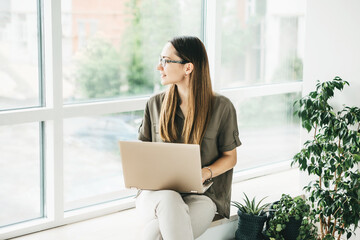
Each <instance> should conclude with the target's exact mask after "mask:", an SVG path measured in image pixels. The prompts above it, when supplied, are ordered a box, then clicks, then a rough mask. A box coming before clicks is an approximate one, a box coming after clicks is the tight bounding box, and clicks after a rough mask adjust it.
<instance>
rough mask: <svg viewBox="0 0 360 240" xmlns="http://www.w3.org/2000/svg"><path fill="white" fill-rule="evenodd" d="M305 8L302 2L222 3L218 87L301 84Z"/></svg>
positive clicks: (237, 0) (246, 0)
mask: <svg viewBox="0 0 360 240" xmlns="http://www.w3.org/2000/svg"><path fill="white" fill-rule="evenodd" d="M305 4H306V1H303V0H290V1H267V0H229V1H224V3H223V9H222V14H223V15H222V16H223V17H222V25H223V28H222V46H221V51H222V53H221V56H222V59H221V87H222V88H230V87H241V86H249V85H256V84H270V83H280V82H294V81H301V80H302V78H303V77H302V73H303V56H304V41H305V34H304V33H305ZM225 26H226V27H225Z"/></svg>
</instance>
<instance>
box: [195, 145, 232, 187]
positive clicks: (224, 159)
mask: <svg viewBox="0 0 360 240" xmlns="http://www.w3.org/2000/svg"><path fill="white" fill-rule="evenodd" d="M236 159H237V157H236V148H234V149H233V150H231V151H227V152H223V154H222V156H221V157H220V158H219V159H218V160H216V161H215V162H214V163H213V164H211V165H209V166H207V167H209V168H210V169H211V171H212V177H213V178H214V177H216V176H219V175H221V174H223V173H224V172H227V171H229V170H230V169H232V168H233V167H235V165H236V161H237V160H236ZM201 171H202V181H203V182H205V181H206V180H207V179H209V178H210V177H211V172H210V170H209V169H208V168H206V167H204V168H203V169H202V170H201Z"/></svg>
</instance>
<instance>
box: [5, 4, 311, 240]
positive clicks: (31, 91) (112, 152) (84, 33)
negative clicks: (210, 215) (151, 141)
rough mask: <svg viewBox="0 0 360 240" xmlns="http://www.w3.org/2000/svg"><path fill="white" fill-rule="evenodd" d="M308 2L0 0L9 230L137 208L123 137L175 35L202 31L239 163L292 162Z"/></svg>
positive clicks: (128, 136)
mask: <svg viewBox="0 0 360 240" xmlns="http://www.w3.org/2000/svg"><path fill="white" fill-rule="evenodd" d="M295 2H296V4H295V5H293V4H292V3H295ZM190 5H191V7H190V8H189V7H188V6H190ZM303 5H304V3H303V1H300V0H292V1H289V2H287V1H266V0H229V1H220V0H217V1H208V0H195V1H194V0H174V1H159V0H147V1H140V0H120V1H113V0H102V1H85V0H53V1H45V0H31V1H29V0H2V1H1V3H0V63H1V64H0V66H1V67H0V81H1V86H2V88H1V89H0V143H1V144H0V146H1V151H0V165H1V166H2V167H1V168H0V195H1V197H0V206H4V207H5V208H2V210H1V211H0V238H6V239H7V238H12V237H15V236H19V235H21V234H26V233H30V232H34V231H39V230H42V229H46V228H50V227H54V226H58V225H60V224H69V223H72V222H74V221H79V220H85V219H88V218H91V217H94V216H99V215H103V214H104V213H111V212H114V211H119V210H122V209H126V208H129V207H131V206H133V200H132V199H131V198H130V197H131V196H133V194H134V191H130V190H128V189H125V188H124V183H123V178H122V169H121V158H120V155H119V148H118V146H117V141H118V140H121V139H122V140H133V139H136V138H137V129H138V126H139V124H140V122H141V120H142V115H143V109H144V107H145V103H146V101H147V99H148V98H149V96H150V95H152V94H153V93H155V92H158V91H160V90H162V89H163V87H162V86H161V85H160V81H159V73H158V72H157V71H156V65H157V64H158V56H159V54H160V52H161V50H162V47H163V45H164V44H165V42H166V41H167V40H169V39H171V38H172V37H173V36H175V35H195V36H198V37H200V38H201V39H202V40H204V42H205V43H206V46H207V50H208V54H209V60H210V62H211V64H210V67H211V70H212V72H215V75H214V76H212V79H213V84H214V90H215V91H216V92H220V93H222V94H224V95H225V96H227V97H229V98H230V99H231V100H232V101H233V103H234V106H235V107H236V109H237V113H238V122H239V129H240V135H241V140H242V142H243V146H242V147H241V148H239V149H238V156H239V161H238V163H239V164H238V166H236V169H235V170H236V171H247V170H248V169H251V168H258V167H261V166H264V165H269V164H270V165H271V164H273V163H276V162H278V161H286V160H289V159H290V158H291V157H292V155H293V153H294V152H296V151H297V147H298V145H299V144H298V143H299V129H300V127H299V123H298V119H296V118H294V117H293V116H292V114H291V112H292V109H291V107H292V102H293V101H294V100H295V99H296V98H298V97H299V96H300V95H299V93H300V91H301V87H302V83H301V81H302V59H303V42H304V6H303ZM294 6H296V7H294ZM174 12H176V14H174ZM214 22H215V25H214V24H210V23H214ZM219 26H221V27H219ZM218 56H220V57H218ZM213 63H214V64H213ZM214 69H215V70H216V71H214ZM260 149H261V150H262V151H261V154H259V152H260V151H259V150H260ZM15 189H16V191H15ZM3 209H5V210H3Z"/></svg>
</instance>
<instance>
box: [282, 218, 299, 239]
mask: <svg viewBox="0 0 360 240" xmlns="http://www.w3.org/2000/svg"><path fill="white" fill-rule="evenodd" d="M301 222H302V220H301V219H300V220H295V218H294V217H290V218H289V222H288V223H286V227H285V229H284V230H283V231H282V232H281V234H282V235H283V236H284V238H285V240H296V238H297V236H299V230H300V226H301Z"/></svg>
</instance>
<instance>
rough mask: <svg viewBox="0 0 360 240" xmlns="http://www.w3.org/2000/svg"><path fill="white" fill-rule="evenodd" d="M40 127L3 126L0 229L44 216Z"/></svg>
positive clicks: (1, 140)
mask: <svg viewBox="0 0 360 240" xmlns="http://www.w3.org/2000/svg"><path fill="white" fill-rule="evenodd" d="M40 126H41V125H40V124H39V123H24V124H15V125H8V126H0V146H1V147H0V149H1V151H0V152H1V153H0V154H1V155H0V156H1V157H0V195H1V198H0V206H1V211H0V227H1V226H6V225H11V224H14V223H17V222H23V221H28V220H31V219H36V218H40V217H43V202H42V201H43V192H42V189H41V187H42V179H43V178H42V170H41V169H42V159H41V155H42V154H41V142H40V141H41V138H40V136H41V134H40V129H41V128H40Z"/></svg>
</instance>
